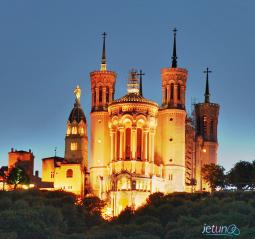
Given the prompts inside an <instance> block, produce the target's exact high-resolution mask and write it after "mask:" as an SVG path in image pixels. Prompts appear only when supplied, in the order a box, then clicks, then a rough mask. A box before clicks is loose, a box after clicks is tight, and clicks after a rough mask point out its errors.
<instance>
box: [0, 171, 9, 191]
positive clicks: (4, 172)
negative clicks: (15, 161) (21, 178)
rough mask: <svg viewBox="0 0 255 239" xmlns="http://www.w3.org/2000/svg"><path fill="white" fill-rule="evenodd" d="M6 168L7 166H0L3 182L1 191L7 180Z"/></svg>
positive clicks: (0, 176) (0, 175)
mask: <svg viewBox="0 0 255 239" xmlns="http://www.w3.org/2000/svg"><path fill="white" fill-rule="evenodd" d="M7 169H8V168H7V167H1V168H0V178H1V179H2V182H3V191H4V190H5V189H4V186H5V183H6V180H7Z"/></svg>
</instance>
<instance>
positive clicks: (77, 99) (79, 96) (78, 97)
mask: <svg viewBox="0 0 255 239" xmlns="http://www.w3.org/2000/svg"><path fill="white" fill-rule="evenodd" d="M74 94H75V96H76V101H77V103H80V99H81V88H80V86H79V85H77V87H76V88H75V89H74Z"/></svg>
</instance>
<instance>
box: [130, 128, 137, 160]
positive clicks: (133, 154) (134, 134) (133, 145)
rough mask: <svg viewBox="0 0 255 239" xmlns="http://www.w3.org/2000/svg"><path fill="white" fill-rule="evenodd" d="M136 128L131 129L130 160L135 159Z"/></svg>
mask: <svg viewBox="0 0 255 239" xmlns="http://www.w3.org/2000/svg"><path fill="white" fill-rule="evenodd" d="M136 139H137V137H136V127H135V126H133V127H132V129H131V145H132V147H131V153H132V154H131V157H132V159H135V158H136Z"/></svg>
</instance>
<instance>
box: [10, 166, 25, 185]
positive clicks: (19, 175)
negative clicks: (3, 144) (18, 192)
mask: <svg viewBox="0 0 255 239" xmlns="http://www.w3.org/2000/svg"><path fill="white" fill-rule="evenodd" d="M7 182H8V183H9V184H12V185H14V190H15V189H16V188H17V185H18V184H21V183H23V184H28V183H29V177H28V175H27V173H26V171H25V170H24V169H23V168H21V167H15V168H13V169H11V171H10V173H9V175H8V177H7Z"/></svg>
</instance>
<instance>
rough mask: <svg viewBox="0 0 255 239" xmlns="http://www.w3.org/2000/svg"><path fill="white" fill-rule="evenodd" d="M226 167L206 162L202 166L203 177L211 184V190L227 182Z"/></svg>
mask: <svg viewBox="0 0 255 239" xmlns="http://www.w3.org/2000/svg"><path fill="white" fill-rule="evenodd" d="M224 171H225V169H224V168H223V167H222V166H220V165H217V164H206V165H204V166H203V168H202V177H203V179H204V180H205V181H206V182H207V183H208V184H209V185H210V187H211V190H212V191H215V189H216V187H218V186H219V187H223V186H224V184H225V174H224Z"/></svg>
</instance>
